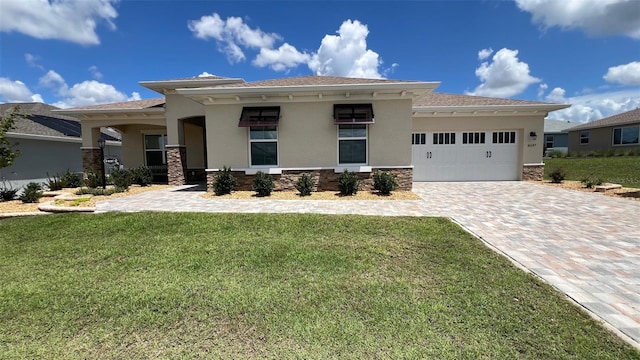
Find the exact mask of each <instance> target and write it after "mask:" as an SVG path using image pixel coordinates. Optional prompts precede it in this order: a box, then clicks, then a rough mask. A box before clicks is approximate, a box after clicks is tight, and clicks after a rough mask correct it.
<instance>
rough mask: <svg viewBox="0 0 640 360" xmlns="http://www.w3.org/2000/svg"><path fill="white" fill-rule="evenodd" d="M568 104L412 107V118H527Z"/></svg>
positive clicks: (544, 114)
mask: <svg viewBox="0 0 640 360" xmlns="http://www.w3.org/2000/svg"><path fill="white" fill-rule="evenodd" d="M570 106H571V105H569V104H517V105H515V104H514V105H475V106H468V105H467V106H455V105H454V106H414V107H413V116H414V117H453V116H514V115H515V116H527V115H541V116H545V117H546V116H547V114H548V113H550V112H552V111H556V110H561V109H566V108H568V107H570Z"/></svg>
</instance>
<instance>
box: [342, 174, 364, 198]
mask: <svg viewBox="0 0 640 360" xmlns="http://www.w3.org/2000/svg"><path fill="white" fill-rule="evenodd" d="M359 187H360V181H359V180H358V175H357V174H356V173H355V172H353V171H348V170H345V171H344V172H343V173H342V174H340V176H338V190H340V195H354V194H357V193H358V190H359Z"/></svg>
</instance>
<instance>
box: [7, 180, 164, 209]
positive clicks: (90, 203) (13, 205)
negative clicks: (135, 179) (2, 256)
mask: <svg viewBox="0 0 640 360" xmlns="http://www.w3.org/2000/svg"><path fill="white" fill-rule="evenodd" d="M173 187H174V186H170V185H152V186H145V187H142V186H138V185H132V186H131V187H130V188H129V191H126V192H122V193H115V194H112V195H109V196H90V195H82V196H89V199H88V200H82V201H74V200H62V201H60V200H55V203H54V205H55V206H69V207H95V206H96V202H98V201H101V200H107V199H115V198H120V197H125V196H131V195H135V194H139V193H143V192H147V191H153V190H160V189H167V188H173ZM107 188H109V187H107ZM76 191H78V188H75V189H62V190H60V191H58V192H57V193H66V194H70V195H74V194H75V193H76ZM49 201H54V200H53V198H52V197H50V196H43V197H42V198H40V202H39V203H33V204H24V203H23V202H22V201H20V200H12V201H2V202H0V214H4V213H6V214H13V213H28V212H38V205H39V204H40V203H44V202H49Z"/></svg>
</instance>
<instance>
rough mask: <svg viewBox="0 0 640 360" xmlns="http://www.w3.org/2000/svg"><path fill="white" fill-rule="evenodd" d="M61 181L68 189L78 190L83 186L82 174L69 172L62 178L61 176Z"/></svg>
mask: <svg viewBox="0 0 640 360" xmlns="http://www.w3.org/2000/svg"><path fill="white" fill-rule="evenodd" d="M60 180H61V181H62V182H63V183H64V184H65V185H64V187H66V188H77V187H81V186H82V174H81V173H74V172H71V171H69V170H67V171H66V172H65V173H64V174H62V176H60Z"/></svg>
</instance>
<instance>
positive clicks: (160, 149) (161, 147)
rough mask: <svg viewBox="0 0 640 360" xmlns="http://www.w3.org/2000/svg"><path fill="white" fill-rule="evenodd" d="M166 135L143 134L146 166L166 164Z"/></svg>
mask: <svg viewBox="0 0 640 360" xmlns="http://www.w3.org/2000/svg"><path fill="white" fill-rule="evenodd" d="M166 145H167V135H154V134H145V135H144V161H145V165H147V166H161V165H166V164H167V149H166V148H165V146H166Z"/></svg>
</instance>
